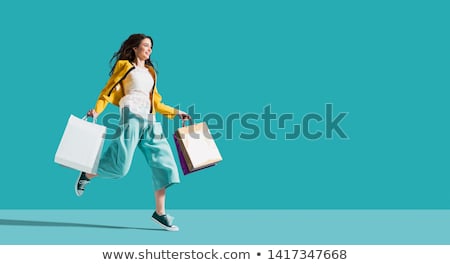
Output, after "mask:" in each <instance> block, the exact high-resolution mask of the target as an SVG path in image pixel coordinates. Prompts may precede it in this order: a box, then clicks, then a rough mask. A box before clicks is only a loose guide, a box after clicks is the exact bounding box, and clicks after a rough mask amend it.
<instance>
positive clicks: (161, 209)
mask: <svg viewBox="0 0 450 265" xmlns="http://www.w3.org/2000/svg"><path fill="white" fill-rule="evenodd" d="M155 204H156V213H157V214H158V215H164V214H166V188H162V189H159V190H157V191H155Z"/></svg>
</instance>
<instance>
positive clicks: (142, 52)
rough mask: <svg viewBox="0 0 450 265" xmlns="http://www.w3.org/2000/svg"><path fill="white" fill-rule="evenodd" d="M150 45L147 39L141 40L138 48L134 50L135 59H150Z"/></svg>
mask: <svg viewBox="0 0 450 265" xmlns="http://www.w3.org/2000/svg"><path fill="white" fill-rule="evenodd" d="M152 45H153V44H152V42H151V41H150V39H149V38H145V39H143V40H141V43H140V44H139V46H138V47H136V48H134V53H135V54H136V57H137V58H139V59H140V60H143V61H145V60H147V59H148V58H150V54H152Z"/></svg>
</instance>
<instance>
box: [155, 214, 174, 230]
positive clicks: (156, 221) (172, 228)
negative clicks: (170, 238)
mask: <svg viewBox="0 0 450 265" xmlns="http://www.w3.org/2000/svg"><path fill="white" fill-rule="evenodd" d="M152 220H153V221H154V222H155V223H157V224H159V226H161V227H162V228H164V230H167V231H171V232H177V231H179V230H180V229H179V228H178V226H176V225H172V226H165V225H163V224H161V223H160V222H159V221H158V220H156V219H155V218H153V217H152Z"/></svg>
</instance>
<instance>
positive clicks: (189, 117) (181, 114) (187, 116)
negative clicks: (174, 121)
mask: <svg viewBox="0 0 450 265" xmlns="http://www.w3.org/2000/svg"><path fill="white" fill-rule="evenodd" d="M178 116H180V118H181V119H182V120H191V119H192V118H191V116H189V114H187V113H186V112H184V111H182V110H179V111H178Z"/></svg>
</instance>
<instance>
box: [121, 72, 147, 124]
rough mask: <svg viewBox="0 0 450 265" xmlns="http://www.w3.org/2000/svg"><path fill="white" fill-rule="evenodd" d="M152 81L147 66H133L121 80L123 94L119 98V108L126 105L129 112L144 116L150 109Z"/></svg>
mask: <svg viewBox="0 0 450 265" xmlns="http://www.w3.org/2000/svg"><path fill="white" fill-rule="evenodd" d="M154 83H155V81H154V80H153V77H152V75H151V74H150V72H149V71H148V69H147V68H145V67H138V66H135V68H134V69H133V70H132V71H131V72H129V73H128V75H127V77H126V78H125V79H124V80H123V81H122V84H123V89H124V93H125V96H124V97H123V98H121V99H120V102H119V106H120V108H121V109H122V108H124V107H128V108H129V109H130V112H132V113H134V114H138V115H141V116H143V117H146V116H147V115H148V114H149V113H150V109H151V104H150V98H149V96H150V93H151V92H152V89H153V84H154Z"/></svg>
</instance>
